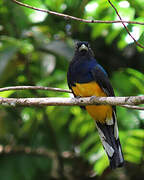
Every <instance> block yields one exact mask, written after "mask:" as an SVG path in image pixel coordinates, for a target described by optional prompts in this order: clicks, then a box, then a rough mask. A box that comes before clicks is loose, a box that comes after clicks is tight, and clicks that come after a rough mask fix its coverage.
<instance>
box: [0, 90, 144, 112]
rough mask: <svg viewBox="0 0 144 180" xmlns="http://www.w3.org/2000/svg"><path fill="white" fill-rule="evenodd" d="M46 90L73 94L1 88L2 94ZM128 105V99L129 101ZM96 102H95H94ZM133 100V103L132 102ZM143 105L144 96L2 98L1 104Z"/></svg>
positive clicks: (135, 107) (134, 107) (0, 98)
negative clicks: (12, 91)
mask: <svg viewBox="0 0 144 180" xmlns="http://www.w3.org/2000/svg"><path fill="white" fill-rule="evenodd" d="M29 89H31V90H46V91H56V92H65V93H72V91H71V90H66V89H61V88H53V87H43V86H11V87H5V88H0V92H3V91H10V90H29ZM129 98H130V100H129V102H128V103H129V104H127V99H129ZM93 100H94V101H93ZM131 100H132V102H130V101H131ZM137 101H138V104H143V96H131V97H89V98H58V97H55V98H2V97H0V104H1V105H7V106H74V105H75V106H79V105H81V106H83V105H89V104H90V105H92V104H111V105H118V106H121V107H124V108H129V109H136V110H144V107H139V106H135V104H137Z"/></svg>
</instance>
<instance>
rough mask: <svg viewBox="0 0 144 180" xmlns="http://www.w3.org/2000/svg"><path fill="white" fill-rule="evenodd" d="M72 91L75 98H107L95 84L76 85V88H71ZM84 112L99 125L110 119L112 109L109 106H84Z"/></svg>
mask: <svg viewBox="0 0 144 180" xmlns="http://www.w3.org/2000/svg"><path fill="white" fill-rule="evenodd" d="M72 90H73V92H74V94H75V95H76V96H81V97H89V96H102V97H106V96H107V95H106V94H105V93H104V91H103V90H102V89H101V88H100V87H99V85H98V84H97V83H96V82H90V83H85V84H80V83H76V86H73V87H72ZM86 110H87V112H88V113H89V114H90V116H91V117H92V118H93V119H94V120H96V121H99V122H101V123H105V120H106V118H111V117H112V107H111V106H109V105H90V106H86Z"/></svg>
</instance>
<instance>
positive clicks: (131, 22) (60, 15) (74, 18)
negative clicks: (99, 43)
mask: <svg viewBox="0 0 144 180" xmlns="http://www.w3.org/2000/svg"><path fill="white" fill-rule="evenodd" d="M12 1H13V2H14V3H16V4H18V5H20V6H23V7H26V8H30V9H34V10H37V11H41V12H45V13H48V14H51V15H55V16H59V17H62V18H65V19H67V20H69V19H71V20H75V21H80V22H84V23H107V24H110V23H122V22H123V23H128V24H139V25H144V23H142V22H136V21H123V20H120V21H102V20H87V19H81V18H78V17H75V16H70V15H67V14H63V13H58V12H54V11H50V10H47V9H41V8H37V7H33V6H30V5H28V4H24V3H22V2H19V1H17V0H12Z"/></svg>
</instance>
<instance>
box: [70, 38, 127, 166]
mask: <svg viewBox="0 0 144 180" xmlns="http://www.w3.org/2000/svg"><path fill="white" fill-rule="evenodd" d="M67 82H68V86H69V88H70V89H71V90H72V93H73V95H74V97H76V98H79V97H93V96H97V97H114V96H115V94H114V90H113V88H112V85H111V83H110V80H109V78H108V74H107V72H106V71H105V70H104V68H103V67H102V66H101V65H100V64H99V63H98V62H97V60H96V59H95V56H94V53H93V51H92V49H91V47H90V44H89V43H88V42H87V41H78V42H77V43H76V45H75V52H74V57H73V58H72V60H71V62H70V64H69V67H68V72H67ZM83 108H84V109H85V110H86V111H87V112H88V113H89V115H90V116H91V117H92V118H93V119H94V121H95V124H96V128H97V130H98V134H99V136H100V139H101V142H102V145H103V147H104V150H105V152H106V154H107V156H108V159H109V162H110V167H111V169H115V168H118V167H122V166H123V165H124V157H123V152H122V148H121V144H120V140H119V133H118V125H117V117H116V107H115V106H111V105H86V106H84V107H83Z"/></svg>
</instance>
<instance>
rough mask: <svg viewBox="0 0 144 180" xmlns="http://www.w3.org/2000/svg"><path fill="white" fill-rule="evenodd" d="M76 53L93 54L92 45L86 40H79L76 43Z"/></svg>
mask: <svg viewBox="0 0 144 180" xmlns="http://www.w3.org/2000/svg"><path fill="white" fill-rule="evenodd" d="M75 53H76V54H78V55H81V56H85V55H93V52H92V50H91V47H90V45H89V43H88V42H86V41H79V42H77V43H76V48H75Z"/></svg>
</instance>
